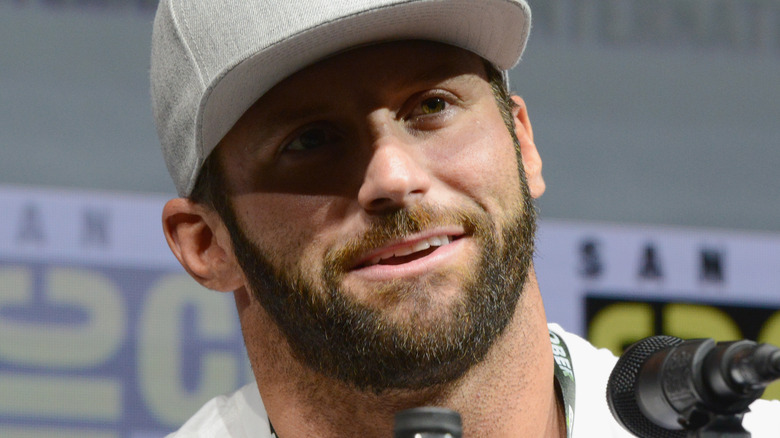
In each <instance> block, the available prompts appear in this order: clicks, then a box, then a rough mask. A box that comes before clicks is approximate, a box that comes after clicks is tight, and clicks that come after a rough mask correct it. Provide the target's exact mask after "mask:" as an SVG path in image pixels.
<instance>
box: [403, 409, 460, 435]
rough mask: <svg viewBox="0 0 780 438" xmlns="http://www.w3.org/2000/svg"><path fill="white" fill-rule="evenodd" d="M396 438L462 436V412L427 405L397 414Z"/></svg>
mask: <svg viewBox="0 0 780 438" xmlns="http://www.w3.org/2000/svg"><path fill="white" fill-rule="evenodd" d="M393 433H394V437H395V438H461V437H462V436H463V426H462V423H461V419H460V414H459V413H457V412H455V411H453V410H452V409H447V408H439V407H431V406H425V407H420V408H413V409H407V410H405V411H401V412H399V413H397V414H395V427H394V429H393Z"/></svg>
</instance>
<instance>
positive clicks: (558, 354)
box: [550, 330, 575, 438]
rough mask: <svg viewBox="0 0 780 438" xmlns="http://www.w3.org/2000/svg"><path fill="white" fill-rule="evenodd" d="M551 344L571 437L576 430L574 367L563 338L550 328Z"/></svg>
mask: <svg viewBox="0 0 780 438" xmlns="http://www.w3.org/2000/svg"><path fill="white" fill-rule="evenodd" d="M550 344H552V350H553V359H554V361H555V381H556V382H558V386H559V387H560V388H561V395H562V396H563V410H564V412H565V414H566V437H567V438H571V437H572V433H573V431H574V394H575V386H574V369H573V368H572V364H571V362H572V361H571V355H570V354H569V348H568V347H567V346H566V343H565V342H563V338H561V337H560V336H558V335H557V334H555V333H554V332H553V331H552V330H550Z"/></svg>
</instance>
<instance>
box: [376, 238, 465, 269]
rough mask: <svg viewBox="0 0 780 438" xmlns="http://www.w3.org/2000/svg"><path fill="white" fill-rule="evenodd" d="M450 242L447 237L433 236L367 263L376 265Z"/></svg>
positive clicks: (381, 255)
mask: <svg viewBox="0 0 780 438" xmlns="http://www.w3.org/2000/svg"><path fill="white" fill-rule="evenodd" d="M450 242H452V239H450V237H449V236H447V235H443V236H433V237H430V238H428V239H426V240H422V241H420V242H417V243H415V244H414V245H409V246H402V247H400V248H396V249H394V250H393V251H392V252H386V253H384V254H380V255H378V256H376V257H374V258H373V259H371V261H369V263H368V264H369V265H376V264H377V263H379V262H380V261H382V260H386V259H389V258H391V257H403V256H407V255H409V254H412V253H415V252H418V251H424V250H426V249H428V248H431V247H435V246H444V245H447V244H449V243H450Z"/></svg>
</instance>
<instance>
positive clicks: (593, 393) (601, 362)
mask: <svg viewBox="0 0 780 438" xmlns="http://www.w3.org/2000/svg"><path fill="white" fill-rule="evenodd" d="M548 328H549V329H550V332H552V333H554V334H555V335H556V336H557V337H558V338H560V339H561V340H563V342H564V343H565V344H566V348H567V349H568V351H569V356H570V358H571V366H572V369H573V371H574V377H575V398H574V400H575V401H574V428H573V430H574V435H573V436H574V437H592V436H599V437H610V438H624V437H625V438H628V437H633V435H631V434H630V433H628V431H626V430H625V429H623V428H622V427H621V426H620V424H618V422H617V421H615V419H614V418H613V417H612V413H611V412H610V411H609V406H608V405H607V399H606V391H607V389H606V388H607V381H608V380H609V374H610V373H611V372H612V368H613V367H614V366H615V363H616V362H617V357H615V355H614V354H612V352H610V351H609V350H606V349H599V348H596V347H594V346H593V345H592V344H591V343H590V342H588V341H586V340H585V339H583V338H581V337H579V336H577V335H575V334H573V333H569V332H567V331H566V330H564V329H563V328H561V326H559V325H558V324H549V325H548Z"/></svg>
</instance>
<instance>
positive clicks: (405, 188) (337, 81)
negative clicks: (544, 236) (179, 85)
mask: <svg viewBox="0 0 780 438" xmlns="http://www.w3.org/2000/svg"><path fill="white" fill-rule="evenodd" d="M219 154H220V155H219V156H220V160H221V165H222V169H223V174H224V179H225V184H226V185H227V188H228V191H229V192H230V193H231V204H232V208H231V209H230V211H228V212H223V214H222V216H223V218H224V219H225V222H226V224H227V226H228V228H229V229H230V231H231V239H232V240H233V244H234V250H235V254H236V257H237V259H238V261H239V263H240V265H241V268H242V269H243V271H244V274H245V276H246V279H247V282H248V286H249V288H250V289H251V291H252V293H253V296H254V297H255V298H256V299H257V300H258V301H259V302H260V303H261V304H262V305H263V306H264V308H265V310H266V311H267V312H268V314H269V315H271V317H272V318H274V320H275V322H276V324H277V325H278V326H279V328H280V329H281V331H282V333H284V334H285V336H286V338H287V340H288V342H289V344H290V346H291V348H292V351H293V353H294V354H295V355H296V357H297V358H298V359H299V360H301V361H302V362H303V363H304V364H306V365H308V366H310V367H311V368H313V369H315V370H317V371H319V372H322V373H324V374H325V375H328V376H330V377H334V378H338V379H341V380H344V381H346V382H348V383H351V384H354V385H356V386H358V387H361V388H370V389H373V390H375V391H381V390H384V389H388V388H421V387H427V386H431V385H436V384H442V383H446V382H449V381H452V380H454V379H457V378H458V377H460V376H462V375H463V373H465V372H466V371H467V370H468V369H469V368H470V367H471V366H473V365H474V364H476V363H478V362H479V361H480V360H481V359H482V358H483V357H484V356H485V354H486V353H487V351H488V350H489V348H490V346H491V345H492V344H493V342H494V341H495V339H496V338H497V337H498V336H499V335H500V334H501V333H502V331H503V330H504V328H505V327H506V326H507V325H508V323H509V321H510V320H511V318H512V315H513V313H514V309H515V307H516V304H517V300H518V299H519V298H520V293H521V289H522V286H523V282H524V280H525V278H526V276H527V273H528V270H529V267H530V263H531V254H532V247H533V244H532V240H533V229H534V221H533V209H532V206H531V201H530V196H529V195H528V191H527V185H526V184H525V182H524V180H523V179H522V177H521V176H522V169H519V164H518V159H517V151H516V148H515V144H514V141H513V137H512V136H511V135H510V132H509V131H508V130H507V127H506V125H505V123H504V121H503V119H502V118H501V115H500V113H499V110H498V106H497V105H496V101H495V97H494V95H493V93H492V91H491V88H490V85H489V83H488V82H487V80H486V73H485V69H484V65H483V62H482V60H481V59H480V58H478V57H477V56H475V55H473V54H470V53H468V52H466V51H463V50H460V49H456V48H452V47H449V46H443V45H440V44H434V43H423V42H404V43H389V44H383V45H378V46H371V47H366V48H362V49H357V50H354V51H351V52H347V53H345V54H341V55H338V56H335V57H333V58H330V59H328V60H325V61H322V62H320V63H318V64H315V65H313V66H311V67H308V68H306V69H304V70H302V71H301V72H299V73H297V74H295V75H293V76H291V77H290V78H288V79H286V80H285V81H283V82H281V83H280V84H279V85H277V86H276V87H275V88H273V89H272V90H271V91H270V92H268V93H267V94H266V95H265V96H263V97H262V98H261V99H260V100H259V101H258V103H257V104H256V105H254V106H253V107H252V109H250V110H249V111H248V112H247V113H246V114H245V115H244V117H243V118H242V119H241V120H240V121H239V122H238V123H237V124H236V126H235V127H234V128H233V130H231V132H230V133H229V134H228V135H227V136H226V138H225V139H224V140H223V142H222V143H221V144H220V146H219Z"/></svg>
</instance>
